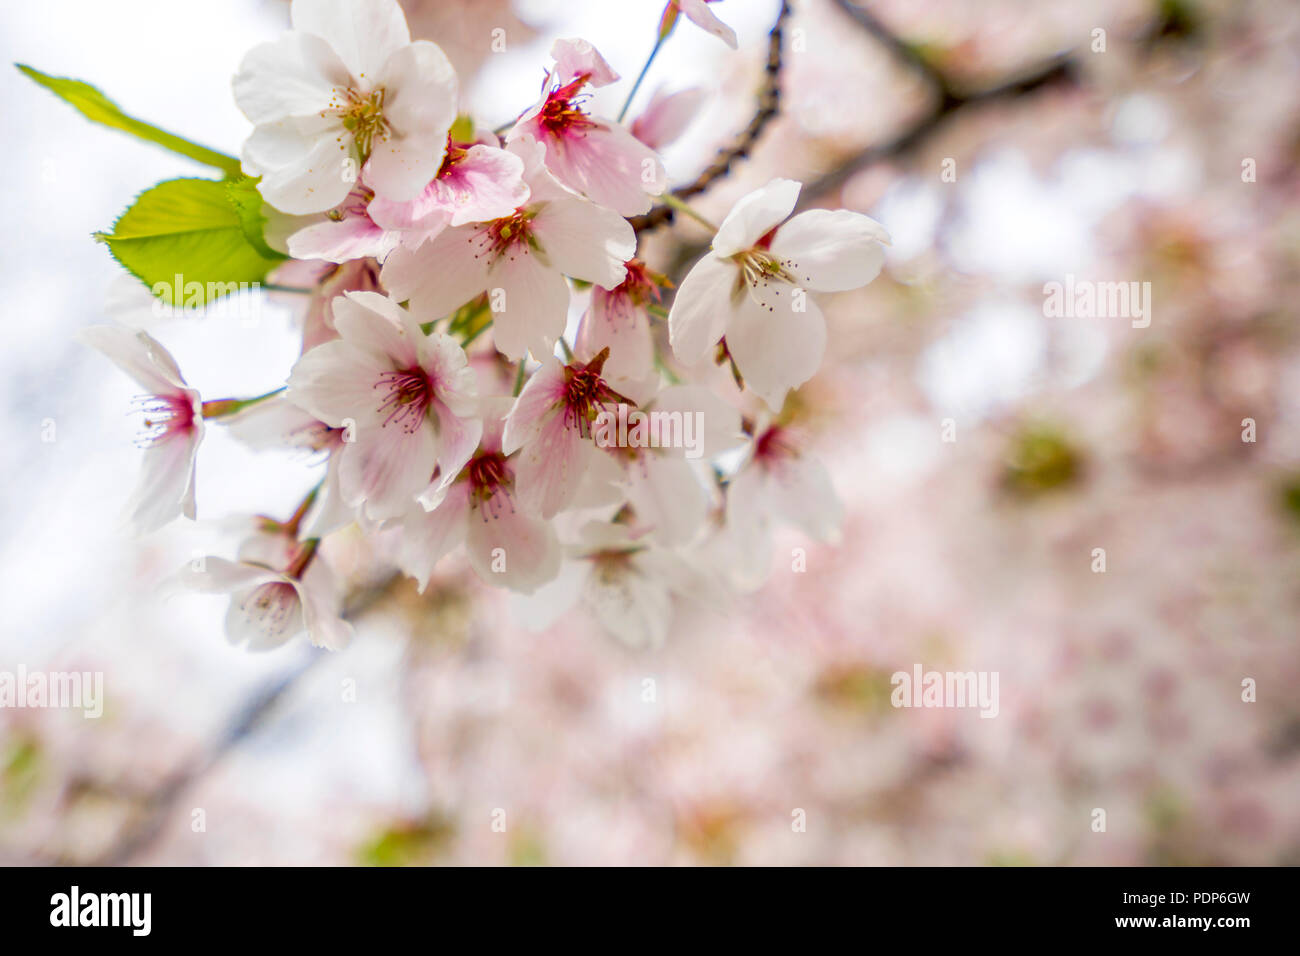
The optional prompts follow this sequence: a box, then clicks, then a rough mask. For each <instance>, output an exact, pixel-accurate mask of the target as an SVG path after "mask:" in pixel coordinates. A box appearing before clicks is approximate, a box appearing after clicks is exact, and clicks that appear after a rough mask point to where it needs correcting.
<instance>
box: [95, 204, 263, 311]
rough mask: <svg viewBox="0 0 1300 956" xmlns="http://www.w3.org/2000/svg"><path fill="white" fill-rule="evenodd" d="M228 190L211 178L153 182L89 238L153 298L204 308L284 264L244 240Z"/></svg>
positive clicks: (241, 222)
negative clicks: (109, 225)
mask: <svg viewBox="0 0 1300 956" xmlns="http://www.w3.org/2000/svg"><path fill="white" fill-rule="evenodd" d="M229 186H230V184H229V183H226V182H221V181H219V180H212V179H170V180H168V181H166V182H163V183H159V184H158V185H157V186H154V187H153V188H151V189H147V190H145V191H144V192H143V193H141V194H140V195H139V196H138V197H137V198H136V201H135V202H134V203H132V205H131V207H130V208H129V209H127V211H126V212H124V213H122V215H121V217H120V218H119V219H118V220H117V222H116V223H114V224H113V231H112V232H109V233H104V232H98V233H95V238H96V239H98V240H99V241H101V242H103V243H106V244H107V245H108V247H109V249H110V250H111V251H112V253H113V257H114V258H115V259H117V261H118V262H120V263H121V264H122V266H123V267H125V268H126V270H127V271H128V272H130V273H131V274H132V275H134V276H135V277H136V278H138V279H140V281H142V282H143V283H144V284H145V285H147V286H149V287H150V289H151V290H152V291H153V292H154V294H155V295H157V296H158V297H159V298H160V299H163V300H164V301H166V302H170V303H173V304H177V305H182V304H183V305H186V306H192V305H206V304H207V303H208V302H210V301H213V300H214V299H217V298H220V297H221V296H224V295H227V294H229V293H230V292H233V291H235V288H237V287H238V285H239V284H240V283H249V284H251V283H255V282H257V283H260V282H262V281H263V280H264V279H265V278H266V275H267V273H268V272H270V270H271V269H273V268H274V267H275V266H276V265H277V264H279V263H280V262H281V261H282V260H283V259H284V256H281V255H279V254H278V253H274V252H271V253H270V255H267V254H264V253H263V252H262V250H261V249H259V248H258V245H255V244H254V243H253V242H251V241H250V239H249V236H248V232H247V227H246V225H245V222H244V219H245V216H246V213H241V210H240V208H239V206H238V205H237V204H236V203H235V202H234V201H232V197H231V193H230V190H229V189H228V187H229ZM258 215H260V211H259V213H258ZM260 245H261V246H262V247H263V248H265V243H260ZM267 251H268V252H269V251H270V250H267ZM232 286H234V288H232Z"/></svg>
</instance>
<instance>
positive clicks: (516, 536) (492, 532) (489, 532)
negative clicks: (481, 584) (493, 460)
mask: <svg viewBox="0 0 1300 956" xmlns="http://www.w3.org/2000/svg"><path fill="white" fill-rule="evenodd" d="M468 528H469V532H468V536H467V538H466V542H465V544H466V553H467V554H468V555H469V562H470V564H471V565H472V566H473V568H474V570H475V571H477V572H478V576H479V577H481V578H482V579H483V580H484V581H485V582H487V583H488V584H491V585H493V586H496V587H505V588H509V589H510V590H512V591H521V592H524V593H529V592H531V591H535V590H537V588H539V587H541V586H542V585H543V584H546V583H547V582H548V581H551V580H553V579H554V578H555V576H556V575H557V574H559V572H560V543H559V540H558V539H557V538H556V537H555V530H554V529H553V528H552V527H551V525H550V522H548V521H543V520H541V519H540V518H537V517H534V516H533V515H530V514H527V513H526V512H525V511H523V510H521V509H520V508H518V507H516V505H515V502H514V501H512V500H511V499H510V497H509V496H508V495H506V494H505V493H504V492H502V491H498V492H497V493H496V494H495V495H493V497H492V499H491V500H489V501H487V502H484V503H482V504H480V505H478V506H476V507H474V508H473V509H471V511H470V515H469V523H468Z"/></svg>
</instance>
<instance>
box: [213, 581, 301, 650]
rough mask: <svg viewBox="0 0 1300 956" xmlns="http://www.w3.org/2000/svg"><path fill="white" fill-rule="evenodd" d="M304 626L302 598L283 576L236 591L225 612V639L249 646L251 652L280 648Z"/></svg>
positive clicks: (292, 583)
mask: <svg viewBox="0 0 1300 956" xmlns="http://www.w3.org/2000/svg"><path fill="white" fill-rule="evenodd" d="M303 626H304V625H303V615H302V598H301V597H300V596H299V594H298V589H297V586H296V584H295V582H292V581H290V580H289V579H288V578H286V577H284V576H283V575H276V577H275V580H271V581H266V582H264V583H262V584H259V585H257V586H256V587H253V588H250V589H245V590H241V591H236V592H235V594H234V595H232V597H231V599H230V609H229V611H227V612H226V637H227V638H228V639H229V640H230V643H232V644H242V643H245V642H247V645H248V650H250V651H265V650H270V649H271V648H273V647H279V646H280V645H282V644H283V643H284V642H285V641H287V640H289V639H290V638H291V637H293V636H294V635H296V634H300V633H301V632H302V630H303Z"/></svg>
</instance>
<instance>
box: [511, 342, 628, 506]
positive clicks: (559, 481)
mask: <svg viewBox="0 0 1300 956" xmlns="http://www.w3.org/2000/svg"><path fill="white" fill-rule="evenodd" d="M608 357H609V350H608V349H605V350H603V351H601V352H600V353H599V354H598V355H597V356H596V357H595V358H594V359H592V360H591V361H590V362H586V363H583V364H577V363H575V364H571V365H564V364H561V362H560V361H559V359H557V358H555V357H554V356H552V357H550V358H548V359H547V360H546V361H545V362H543V363H542V367H541V368H540V369H538V370H537V372H536V373H535V374H534V375H533V377H532V378H530V379H529V380H528V384H527V385H525V386H524V389H523V391H522V392H520V394H519V398H518V399H517V400H516V401H515V405H514V408H512V409H511V411H510V414H509V416H508V417H507V418H506V424H505V432H504V437H503V439H502V451H503V452H504V453H505V454H507V455H513V454H514V453H515V452H519V460H518V462H517V463H516V465H515V473H516V474H517V475H518V476H519V478H520V482H521V489H520V500H521V501H523V502H524V504H525V506H526V507H529V508H536V509H537V510H538V511H539V512H540V513H541V515H542V517H543V518H552V517H554V516H555V515H556V514H558V513H559V512H560V511H561V510H563V509H564V508H566V507H567V506H568V505H569V504H570V502H572V501H573V499H574V497H575V495H576V493H577V491H578V489H579V487H580V486H581V484H582V479H583V477H584V476H585V475H586V473H587V469H588V468H590V467H591V465H592V462H593V460H595V459H596V458H597V457H598V455H599V453H598V452H597V450H596V446H595V444H594V443H593V442H592V432H591V427H592V422H594V421H595V419H596V417H597V415H599V414H600V412H601V411H602V410H607V409H610V408H613V407H614V406H616V405H617V404H618V403H620V402H622V403H624V404H633V403H632V401H631V399H629V398H627V397H625V396H623V395H620V394H619V393H618V392H616V391H614V390H613V389H612V388H611V387H610V386H609V384H608V383H607V382H606V381H605V379H604V378H603V377H602V375H601V369H602V368H603V366H604V364H605V360H606V359H607V358H608Z"/></svg>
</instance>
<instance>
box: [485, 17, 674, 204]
mask: <svg viewBox="0 0 1300 956" xmlns="http://www.w3.org/2000/svg"><path fill="white" fill-rule="evenodd" d="M551 56H552V57H553V58H554V59H555V61H556V67H555V69H554V70H553V71H552V72H551V75H550V76H549V77H548V79H547V87H546V92H545V94H544V95H543V97H542V99H541V101H540V102H539V103H538V104H537V105H536V106H534V107H533V108H532V109H531V110H529V111H528V112H527V113H525V114H524V115H523V116H521V117H520V118H519V120H518V121H517V122H516V123H515V125H514V127H513V128H512V129H511V130H510V132H509V133H507V134H506V142H507V143H512V142H515V141H517V140H519V139H520V138H525V137H527V138H532V139H536V140H537V141H538V142H539V143H541V144H542V145H543V146H544V147H545V149H546V165H547V167H548V168H549V169H550V171H551V172H552V173H554V174H555V177H556V178H557V179H558V180H559V181H560V182H562V183H564V185H566V186H568V187H569V188H570V189H573V190H575V191H576V192H579V193H582V194H583V195H584V196H586V197H587V198H589V199H591V200H592V201H593V202H597V203H600V204H601V205H602V206H608V207H609V208H611V209H613V210H614V211H615V212H617V213H619V214H620V215H623V216H636V215H640V214H641V213H644V212H647V211H649V209H650V206H651V204H652V202H651V197H652V196H657V195H659V194H660V193H662V192H663V191H664V188H665V186H666V185H667V172H666V171H665V169H664V165H663V161H662V160H660V158H659V156H658V154H657V153H655V151H654V150H653V149H651V148H650V147H649V146H647V145H646V144H645V143H643V142H641V141H640V140H638V139H637V138H636V137H635V136H633V135H632V133H631V132H630V131H629V130H628V129H627V128H625V127H624V126H622V125H621V124H619V123H616V122H613V121H612V120H604V119H599V118H597V117H593V116H591V115H590V114H588V113H587V111H586V110H585V109H584V108H583V102H584V96H585V94H584V93H583V90H584V88H585V87H586V86H588V85H592V86H603V85H605V84H607V83H611V82H613V81H614V80H616V79H617V78H618V77H617V74H614V73H613V72H612V71H611V70H609V68H608V66H606V65H604V63H605V61H604V60H603V59H602V58H601V57H600V54H599V53H597V52H596V51H595V49H594V48H592V47H591V45H590V44H587V43H586V42H585V41H582V40H557V41H556V42H555V46H554V47H553V48H552V50H551ZM579 70H580V71H582V72H576V73H575V71H579Z"/></svg>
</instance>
